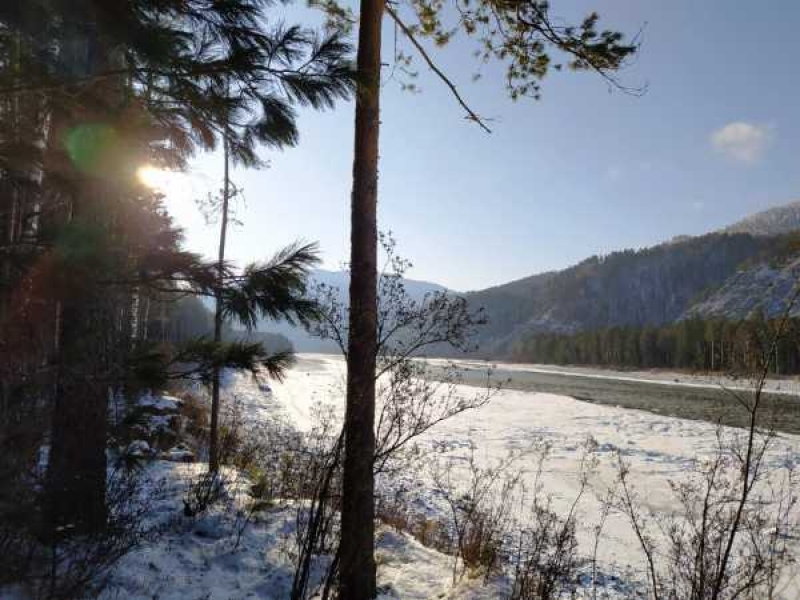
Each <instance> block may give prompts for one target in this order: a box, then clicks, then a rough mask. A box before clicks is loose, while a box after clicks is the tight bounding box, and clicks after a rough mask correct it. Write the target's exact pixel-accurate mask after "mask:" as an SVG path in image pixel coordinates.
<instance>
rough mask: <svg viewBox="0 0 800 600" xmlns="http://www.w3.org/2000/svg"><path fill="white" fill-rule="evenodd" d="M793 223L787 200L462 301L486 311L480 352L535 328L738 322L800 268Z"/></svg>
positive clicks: (787, 286) (777, 300)
mask: <svg viewBox="0 0 800 600" xmlns="http://www.w3.org/2000/svg"><path fill="white" fill-rule="evenodd" d="M799 230H800V202H794V203H791V204H787V205H784V206H779V207H776V208H773V209H770V210H766V211H763V212H760V213H757V214H754V215H752V216H750V217H748V218H746V219H743V220H742V221H739V222H738V223H735V224H733V225H731V226H730V227H727V228H725V229H723V230H720V231H718V232H714V233H709V234H706V235H703V236H697V237H689V236H678V237H675V238H673V239H672V240H670V241H669V242H666V243H663V244H659V245H657V246H654V247H651V248H645V249H643V250H636V251H634V250H623V251H620V252H613V253H611V254H609V255H606V256H593V257H590V258H588V259H586V260H584V261H582V262H580V263H579V264H577V265H574V266H572V267H569V268H567V269H564V270H562V271H553V272H548V273H542V274H539V275H533V276H531V277H526V278H524V279H520V280H517V281H512V282H510V283H507V284H503V285H500V286H495V287H492V288H489V289H485V290H480V291H477V292H472V293H470V294H468V295H467V297H468V299H469V301H470V304H472V305H473V306H475V307H477V306H483V307H485V309H486V312H487V315H488V317H489V325H488V326H487V327H486V328H485V329H484V330H483V332H482V334H481V340H480V343H481V352H480V354H481V355H484V356H503V355H506V354H507V353H508V352H509V350H510V349H511V347H512V346H513V344H514V343H515V342H516V341H517V340H519V339H521V338H523V337H525V336H527V335H530V334H535V333H543V332H551V333H572V332H576V331H581V330H590V329H599V328H604V327H610V326H618V325H635V326H641V325H663V324H666V323H672V322H675V321H679V320H681V319H686V318H690V317H719V318H728V319H743V318H746V317H748V316H750V315H751V314H752V313H753V311H754V310H761V311H763V312H764V314H765V316H775V315H776V314H777V313H779V312H780V311H781V307H782V306H784V304H785V301H786V300H787V298H788V297H789V295H790V293H791V291H792V289H793V288H794V284H795V282H796V281H797V272H798V271H800V261H798V260H797V257H798V256H799V255H800V233H798V231H799ZM798 312H800V310H798Z"/></svg>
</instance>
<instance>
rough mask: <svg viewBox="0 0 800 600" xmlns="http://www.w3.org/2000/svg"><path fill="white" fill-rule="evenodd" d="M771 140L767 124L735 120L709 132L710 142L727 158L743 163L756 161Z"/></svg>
mask: <svg viewBox="0 0 800 600" xmlns="http://www.w3.org/2000/svg"><path fill="white" fill-rule="evenodd" d="M771 141H772V130H771V128H770V127H769V126H767V125H754V124H753V123H745V122H742V121H736V122H734V123H728V124H727V125H725V127H723V128H722V129H718V130H717V131H715V132H714V133H712V134H711V144H712V145H713V146H714V148H716V149H717V150H718V151H719V152H722V153H723V154H724V155H725V156H727V157H728V158H730V159H732V160H735V161H738V162H741V163H745V164H749V165H752V164H755V163H757V162H758V161H759V160H760V159H761V157H762V156H764V153H765V152H766V151H767V148H768V147H769V144H770V142H771Z"/></svg>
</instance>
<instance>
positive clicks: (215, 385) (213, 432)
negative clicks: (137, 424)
mask: <svg viewBox="0 0 800 600" xmlns="http://www.w3.org/2000/svg"><path fill="white" fill-rule="evenodd" d="M224 160H225V172H224V176H223V177H224V181H223V187H222V217H221V219H220V221H221V222H220V228H219V253H218V256H217V270H218V274H217V277H218V281H217V289H216V293H215V300H216V307H215V310H214V341H215V342H216V343H217V344H219V343H220V342H221V341H222V287H223V285H224V281H223V273H224V268H225V242H226V238H227V236H228V202H229V200H230V156H229V150H228V141H227V140H225V141H224ZM219 387H220V369H219V367H214V371H213V373H212V375H211V425H210V431H209V442H208V469H209V471H211V472H212V473H216V472H217V471H218V470H219V459H220V456H219Z"/></svg>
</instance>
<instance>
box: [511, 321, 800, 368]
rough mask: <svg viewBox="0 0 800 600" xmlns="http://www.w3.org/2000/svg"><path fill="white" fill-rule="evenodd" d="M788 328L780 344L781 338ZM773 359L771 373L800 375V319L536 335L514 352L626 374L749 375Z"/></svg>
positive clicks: (518, 355) (518, 356) (544, 360)
mask: <svg viewBox="0 0 800 600" xmlns="http://www.w3.org/2000/svg"><path fill="white" fill-rule="evenodd" d="M781 327H783V331H782V333H781V335H780V336H778V338H779V339H778V341H777V343H776V344H774V347H773V341H774V340H775V338H776V332H777V331H778V329H779V328H781ZM765 352H768V353H771V354H772V357H771V363H770V372H772V373H775V374H781V375H796V374H798V373H800V319H797V318H791V319H789V320H788V321H787V322H786V323H782V321H781V320H780V319H764V318H763V317H760V318H753V319H746V320H742V321H729V320H722V319H713V320H705V319H697V318H694V319H686V320H683V321H680V322H678V323H675V324H669V325H663V326H647V327H608V328H605V329H597V330H592V331H582V332H578V333H572V334H564V333H539V334H531V335H529V336H527V337H524V338H523V339H522V340H520V341H518V342H516V343H515V344H514V345H513V347H512V350H511V358H512V359H513V360H515V361H521V362H532V363H545V364H557V365H588V366H599V367H606V368H621V369H682V370H689V371H719V372H733V373H749V372H752V371H753V369H754V368H756V367H757V366H758V365H761V364H763V360H764V358H763V357H764V354H765Z"/></svg>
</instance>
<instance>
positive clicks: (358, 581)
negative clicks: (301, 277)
mask: <svg viewBox="0 0 800 600" xmlns="http://www.w3.org/2000/svg"><path fill="white" fill-rule="evenodd" d="M360 13H361V17H360V23H359V34H358V59H357V61H358V76H359V82H358V83H359V92H358V95H357V98H356V119H355V157H354V160H353V196H352V207H351V210H352V212H351V217H350V220H351V234H350V235H351V238H350V326H349V338H348V358H347V405H346V409H345V423H344V431H345V450H344V474H343V482H342V486H343V489H342V538H341V549H340V551H341V559H340V570H339V597H340V598H346V599H347V600H369V599H371V598H374V597H375V592H376V582H375V556H374V529H375V522H374V517H375V505H374V500H373V495H374V487H375V480H374V474H373V457H374V453H375V431H374V426H375V355H376V351H377V273H378V269H377V237H378V233H377V201H378V130H379V126H380V70H381V20H382V17H383V0H361V10H360Z"/></svg>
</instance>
